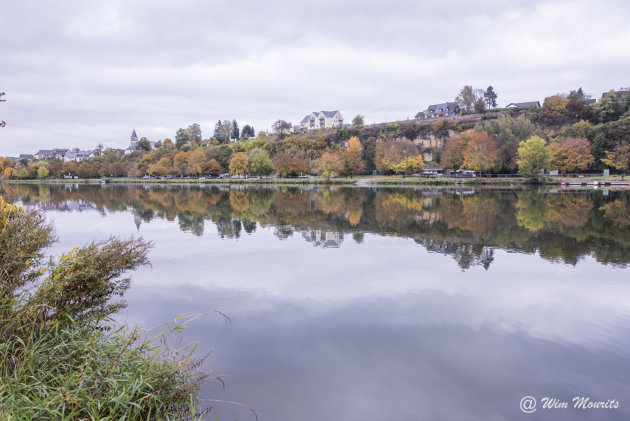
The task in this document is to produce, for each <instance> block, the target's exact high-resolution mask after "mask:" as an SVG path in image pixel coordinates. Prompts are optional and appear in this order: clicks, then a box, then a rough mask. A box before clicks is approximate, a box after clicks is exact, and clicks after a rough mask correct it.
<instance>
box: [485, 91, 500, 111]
mask: <svg viewBox="0 0 630 421" xmlns="http://www.w3.org/2000/svg"><path fill="white" fill-rule="evenodd" d="M497 96H498V95H497V93H496V92H494V88H493V87H492V86H488V89H486V92H485V93H484V94H483V97H484V99H485V102H486V105H487V106H488V108H496V106H497Z"/></svg>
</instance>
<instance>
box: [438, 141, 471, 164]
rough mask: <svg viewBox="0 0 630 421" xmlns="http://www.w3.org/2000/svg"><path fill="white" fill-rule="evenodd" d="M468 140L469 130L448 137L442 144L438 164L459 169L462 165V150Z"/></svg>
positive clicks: (464, 148)
mask: <svg viewBox="0 0 630 421" xmlns="http://www.w3.org/2000/svg"><path fill="white" fill-rule="evenodd" d="M469 140H470V132H463V133H460V134H459V135H457V136H453V137H451V138H449V139H448V140H447V141H446V143H445V144H444V148H443V149H442V155H441V157H440V164H441V166H442V167H443V168H452V169H455V170H457V169H459V168H461V167H462V165H464V151H465V150H466V147H467V146H468V141H469Z"/></svg>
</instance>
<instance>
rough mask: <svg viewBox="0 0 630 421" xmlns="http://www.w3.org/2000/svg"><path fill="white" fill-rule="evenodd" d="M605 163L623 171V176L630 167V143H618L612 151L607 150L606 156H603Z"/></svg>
mask: <svg viewBox="0 0 630 421" xmlns="http://www.w3.org/2000/svg"><path fill="white" fill-rule="evenodd" d="M602 162H603V163H604V164H605V165H608V166H610V167H613V168H615V169H617V170H618V171H621V178H622V179H623V176H624V174H625V173H626V171H628V168H630V143H617V144H616V145H615V148H614V149H613V150H612V151H606V158H602Z"/></svg>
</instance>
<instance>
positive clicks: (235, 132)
mask: <svg viewBox="0 0 630 421" xmlns="http://www.w3.org/2000/svg"><path fill="white" fill-rule="evenodd" d="M231 138H232V139H234V140H239V139H240V138H241V134H240V132H239V131H238V123H237V122H236V120H232V136H231Z"/></svg>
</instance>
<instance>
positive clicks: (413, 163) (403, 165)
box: [391, 155, 424, 177]
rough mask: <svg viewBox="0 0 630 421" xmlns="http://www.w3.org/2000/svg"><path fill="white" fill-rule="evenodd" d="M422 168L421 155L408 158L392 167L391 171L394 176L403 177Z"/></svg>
mask: <svg viewBox="0 0 630 421" xmlns="http://www.w3.org/2000/svg"><path fill="white" fill-rule="evenodd" d="M422 168H424V160H423V159H422V155H416V156H409V157H407V158H405V159H403V160H402V161H400V162H399V163H397V164H395V165H392V167H391V169H392V171H394V172H395V173H396V174H402V176H403V177H404V176H405V175H411V174H416V173H418V172H419V171H421V170H422Z"/></svg>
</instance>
